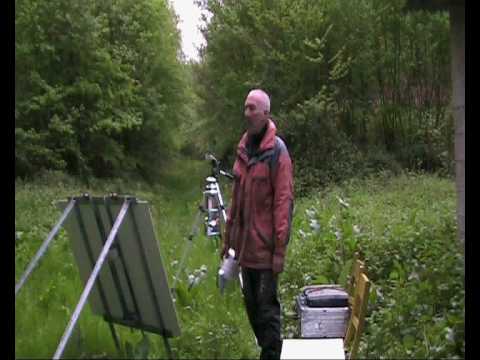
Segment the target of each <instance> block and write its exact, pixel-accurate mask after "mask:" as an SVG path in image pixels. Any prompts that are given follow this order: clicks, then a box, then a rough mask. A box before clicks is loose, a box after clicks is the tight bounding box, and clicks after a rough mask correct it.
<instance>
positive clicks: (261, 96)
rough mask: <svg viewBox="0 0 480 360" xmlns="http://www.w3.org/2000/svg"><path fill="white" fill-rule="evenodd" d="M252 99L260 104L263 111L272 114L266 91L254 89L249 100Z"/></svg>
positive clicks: (248, 96)
mask: <svg viewBox="0 0 480 360" xmlns="http://www.w3.org/2000/svg"><path fill="white" fill-rule="evenodd" d="M250 97H251V98H253V99H255V100H256V101H257V102H258V104H259V105H260V106H261V107H262V110H264V111H267V112H268V113H270V97H269V96H268V95H267V93H266V92H265V91H263V90H262V89H253V90H251V91H250V92H249V93H248V95H247V99H248V98H250Z"/></svg>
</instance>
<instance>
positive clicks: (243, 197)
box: [222, 89, 293, 359]
mask: <svg viewBox="0 0 480 360" xmlns="http://www.w3.org/2000/svg"><path fill="white" fill-rule="evenodd" d="M244 115H245V120H246V126H247V131H246V132H245V133H244V135H243V137H242V138H241V140H240V143H239V144H238V148H237V157H236V160H235V164H234V166H233V172H234V174H235V182H234V185H233V192H232V204H231V207H230V208H229V210H228V217H227V224H226V227H225V236H224V243H223V251H222V256H224V255H225V254H226V252H227V251H228V249H230V248H233V249H234V250H235V253H236V254H237V259H238V261H239V263H240V266H241V269H242V272H241V276H242V280H243V289H242V291H243V295H244V300H245V306H246V309H247V314H248V318H249V321H250V324H251V326H252V329H253V331H254V333H255V336H256V338H257V342H258V344H259V345H260V347H261V353H260V359H279V358H280V353H281V348H282V340H281V331H280V329H281V324H280V303H279V301H278V297H277V284H278V274H279V273H281V272H282V271H283V264H284V259H285V253H286V247H287V244H288V240H289V237H290V226H291V222H292V211H293V172H292V162H291V160H290V155H289V153H288V150H287V147H286V146H285V143H284V142H283V141H282V140H281V139H280V138H279V137H278V136H276V126H275V124H274V122H273V120H272V119H271V117H270V98H269V96H268V95H267V94H266V93H265V92H264V91H263V90H261V89H255V90H252V91H250V92H249V93H248V95H247V98H246V100H245V108H244Z"/></svg>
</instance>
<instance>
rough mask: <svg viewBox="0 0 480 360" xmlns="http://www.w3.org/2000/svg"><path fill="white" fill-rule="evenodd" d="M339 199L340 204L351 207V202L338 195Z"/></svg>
mask: <svg viewBox="0 0 480 360" xmlns="http://www.w3.org/2000/svg"><path fill="white" fill-rule="evenodd" d="M337 200H338V202H339V203H340V205H342V206H343V207H345V208H349V207H350V204H349V203H347V202H346V201H345V200H343V199H342V198H341V197H339V196H337Z"/></svg>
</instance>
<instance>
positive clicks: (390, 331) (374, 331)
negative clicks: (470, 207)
mask: <svg viewBox="0 0 480 360" xmlns="http://www.w3.org/2000/svg"><path fill="white" fill-rule="evenodd" d="M454 194H455V192H454V184H453V183H452V182H451V181H449V180H446V179H442V178H438V177H432V176H425V175H418V174H406V175H402V176H399V177H395V178H389V177H384V176H376V177H375V178H371V179H368V180H365V181H358V180H349V181H347V182H345V183H343V184H342V185H339V186H332V187H329V188H328V189H325V190H324V191H322V192H321V193H319V194H318V195H317V196H314V197H313V198H312V199H310V200H308V201H302V202H301V203H300V204H299V206H298V207H297V209H296V213H295V216H294V229H295V231H294V232H293V238H292V240H291V241H292V246H291V247H290V250H289V253H288V257H287V259H288V260H287V266H286V270H285V275H284V277H283V279H282V280H283V282H284V284H285V286H284V289H283V292H284V299H286V300H287V301H289V303H287V304H288V306H289V311H292V308H293V305H294V297H295V296H297V294H298V292H299V289H300V288H301V287H302V286H306V285H310V284H322V283H326V284H343V285H344V286H345V285H346V279H347V275H348V274H349V272H350V266H351V264H352V259H353V254H354V252H356V251H360V252H361V254H362V257H363V259H364V260H365V262H366V264H367V273H368V277H369V278H370V280H371V281H372V288H371V294H370V298H369V307H368V313H367V319H366V328H365V329H366V330H365V333H364V335H363V336H362V342H361V346H360V353H359V357H360V358H373V359H382V358H383V359H399V358H403V359H405V358H414V359H423V358H446V359H452V358H464V356H465V333H464V331H465V330H464V324H465V287H464V262H463V257H462V250H461V248H460V247H459V245H458V242H457V241H455V236H456V223H455V195H454ZM286 327H287V334H290V335H289V336H294V335H297V336H298V331H297V329H296V327H297V320H292V319H289V320H288V322H287V325H286Z"/></svg>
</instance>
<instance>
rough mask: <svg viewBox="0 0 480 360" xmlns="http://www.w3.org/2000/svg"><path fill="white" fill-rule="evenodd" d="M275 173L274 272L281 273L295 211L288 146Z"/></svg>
mask: <svg viewBox="0 0 480 360" xmlns="http://www.w3.org/2000/svg"><path fill="white" fill-rule="evenodd" d="M273 175H274V179H273V185H274V200H273V220H274V234H275V247H274V252H273V264H272V270H273V272H274V273H280V272H282V271H283V263H284V259H285V252H286V247H287V244H288V241H289V237H290V227H291V223H292V213H293V169H292V161H291V159H290V156H289V154H288V151H287V149H286V148H283V149H282V151H281V153H280V156H279V159H278V164H277V168H276V170H275V171H274V174H273Z"/></svg>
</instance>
